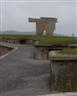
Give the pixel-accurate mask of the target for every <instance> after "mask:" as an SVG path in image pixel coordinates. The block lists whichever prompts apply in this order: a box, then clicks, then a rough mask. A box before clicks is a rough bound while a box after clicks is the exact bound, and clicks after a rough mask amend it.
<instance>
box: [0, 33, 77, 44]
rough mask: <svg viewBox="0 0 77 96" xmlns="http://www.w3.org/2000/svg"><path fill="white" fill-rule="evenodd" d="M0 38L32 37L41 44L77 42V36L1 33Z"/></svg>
mask: <svg viewBox="0 0 77 96" xmlns="http://www.w3.org/2000/svg"><path fill="white" fill-rule="evenodd" d="M0 38H23V39H25V38H30V39H31V38H32V39H35V40H37V41H39V44H56V45H57V44H77V37H66V36H36V35H0Z"/></svg>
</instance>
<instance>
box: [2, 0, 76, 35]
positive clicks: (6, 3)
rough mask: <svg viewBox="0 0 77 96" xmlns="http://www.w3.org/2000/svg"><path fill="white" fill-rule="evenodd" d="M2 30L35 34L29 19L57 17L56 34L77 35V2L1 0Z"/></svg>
mask: <svg viewBox="0 0 77 96" xmlns="http://www.w3.org/2000/svg"><path fill="white" fill-rule="evenodd" d="M0 14H1V15H0V30H1V31H5V30H15V31H20V32H35V31H36V27H35V26H36V24H35V23H30V22H28V18H29V17H34V18H40V17H56V18H57V19H58V22H57V23H56V30H55V32H54V33H56V34H65V35H72V34H74V35H77V27H76V26H77V0H28V1H27V0H0Z"/></svg>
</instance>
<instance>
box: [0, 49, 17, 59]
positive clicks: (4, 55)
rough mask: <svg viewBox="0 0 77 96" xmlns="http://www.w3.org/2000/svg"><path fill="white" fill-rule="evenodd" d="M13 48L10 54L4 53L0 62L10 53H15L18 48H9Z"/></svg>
mask: <svg viewBox="0 0 77 96" xmlns="http://www.w3.org/2000/svg"><path fill="white" fill-rule="evenodd" d="M10 48H13V49H12V50H11V51H10V52H8V53H6V54H5V55H2V56H1V57H0V60H2V59H4V58H5V57H6V56H8V55H10V54H11V53H13V52H14V51H16V50H17V49H18V48H17V47H10Z"/></svg>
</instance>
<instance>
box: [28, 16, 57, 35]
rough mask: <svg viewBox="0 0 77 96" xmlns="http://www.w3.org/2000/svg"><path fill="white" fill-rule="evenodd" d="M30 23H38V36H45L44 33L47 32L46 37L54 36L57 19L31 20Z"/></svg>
mask: <svg viewBox="0 0 77 96" xmlns="http://www.w3.org/2000/svg"><path fill="white" fill-rule="evenodd" d="M29 22H35V23H36V34H37V35H43V33H44V31H46V35H53V32H54V30H55V24H56V22H57V18H48V17H40V19H36V18H29Z"/></svg>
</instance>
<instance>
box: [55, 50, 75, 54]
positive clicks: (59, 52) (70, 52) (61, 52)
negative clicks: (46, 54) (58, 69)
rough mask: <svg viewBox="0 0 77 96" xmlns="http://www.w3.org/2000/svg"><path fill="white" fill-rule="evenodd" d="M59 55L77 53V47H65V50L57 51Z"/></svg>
mask: <svg viewBox="0 0 77 96" xmlns="http://www.w3.org/2000/svg"><path fill="white" fill-rule="evenodd" d="M56 53H57V54H58V55H68V54H69V55H77V48H64V49H63V50H60V51H56Z"/></svg>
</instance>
